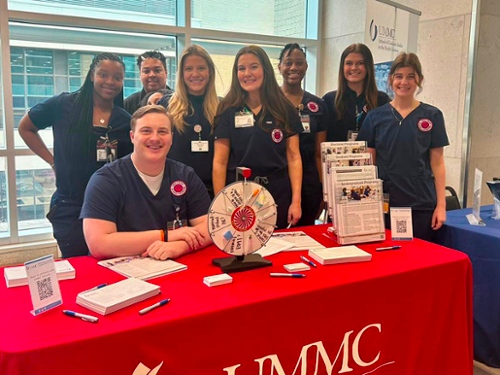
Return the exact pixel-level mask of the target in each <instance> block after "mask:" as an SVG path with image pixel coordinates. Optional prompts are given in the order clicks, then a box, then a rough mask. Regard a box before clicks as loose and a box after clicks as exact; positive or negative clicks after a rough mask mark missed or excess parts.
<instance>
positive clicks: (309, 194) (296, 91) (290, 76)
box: [278, 43, 328, 225]
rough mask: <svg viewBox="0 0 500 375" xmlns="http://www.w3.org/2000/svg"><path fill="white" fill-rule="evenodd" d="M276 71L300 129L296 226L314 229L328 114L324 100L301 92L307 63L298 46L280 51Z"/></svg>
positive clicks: (319, 194)
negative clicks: (299, 211)
mask: <svg viewBox="0 0 500 375" xmlns="http://www.w3.org/2000/svg"><path fill="white" fill-rule="evenodd" d="M278 68H279V70H280V73H281V75H282V77H283V84H282V85H281V90H282V91H283V93H284V94H285V96H286V97H287V99H288V100H290V102H291V103H292V104H293V105H294V107H295V108H296V109H297V112H298V114H299V116H300V119H301V122H302V128H303V131H302V133H300V136H299V139H300V156H301V157H302V170H303V176H302V217H301V218H300V220H299V222H298V223H297V225H313V224H314V222H315V219H316V217H317V215H318V212H319V211H320V206H321V203H322V186H321V180H320V176H321V142H325V141H326V127H327V124H328V119H327V111H326V108H325V103H324V102H323V99H320V98H318V97H317V96H315V95H313V94H311V93H310V92H307V91H305V90H304V89H303V88H302V80H303V79H304V76H305V75H306V71H307V60H306V54H305V52H304V50H303V49H302V48H300V46H299V45H298V44H297V43H290V44H287V45H286V46H285V47H284V48H283V50H282V51H281V53H280V56H279V65H278Z"/></svg>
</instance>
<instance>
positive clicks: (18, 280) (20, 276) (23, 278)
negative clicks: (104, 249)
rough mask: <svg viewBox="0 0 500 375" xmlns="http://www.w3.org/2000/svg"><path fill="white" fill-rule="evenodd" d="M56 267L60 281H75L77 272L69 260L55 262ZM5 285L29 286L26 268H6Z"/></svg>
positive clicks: (4, 272)
mask: <svg viewBox="0 0 500 375" xmlns="http://www.w3.org/2000/svg"><path fill="white" fill-rule="evenodd" d="M54 264H55V267H56V275H57V279H58V280H69V279H74V278H75V276H76V271H75V269H74V268H73V266H72V265H71V263H70V262H69V261H68V260H61V261H58V262H54ZM3 274H4V276H5V283H6V284H7V288H12V287H15V286H22V285H28V275H27V274H26V266H24V265H22V266H16V267H7V268H4V270H3Z"/></svg>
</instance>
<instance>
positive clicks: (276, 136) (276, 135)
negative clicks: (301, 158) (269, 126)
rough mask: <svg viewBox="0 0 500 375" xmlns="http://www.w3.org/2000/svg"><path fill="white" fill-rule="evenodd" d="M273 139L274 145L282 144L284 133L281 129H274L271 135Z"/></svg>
mask: <svg viewBox="0 0 500 375" xmlns="http://www.w3.org/2000/svg"><path fill="white" fill-rule="evenodd" d="M271 138H272V139H273V142H274V143H280V142H281V141H282V140H283V132H282V131H281V129H274V130H273V132H272V133H271Z"/></svg>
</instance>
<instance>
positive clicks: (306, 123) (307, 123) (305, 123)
mask: <svg viewBox="0 0 500 375" xmlns="http://www.w3.org/2000/svg"><path fill="white" fill-rule="evenodd" d="M300 122H302V128H303V129H304V130H302V133H310V132H311V119H310V118H309V115H300Z"/></svg>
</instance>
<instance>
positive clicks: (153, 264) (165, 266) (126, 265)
mask: <svg viewBox="0 0 500 375" xmlns="http://www.w3.org/2000/svg"><path fill="white" fill-rule="evenodd" d="M97 264H99V265H100V266H103V267H106V268H109V269H110V270H113V271H115V272H117V273H119V274H120V275H123V276H126V277H135V278H137V279H141V280H149V279H153V278H155V277H160V276H164V275H168V274H171V273H174V272H179V271H184V270H186V269H187V266H186V265H185V264H182V263H178V262H175V261H173V260H170V259H169V260H158V259H154V258H151V257H142V256H140V255H137V256H128V257H118V258H113V259H106V260H101V261H99V262H97Z"/></svg>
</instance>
